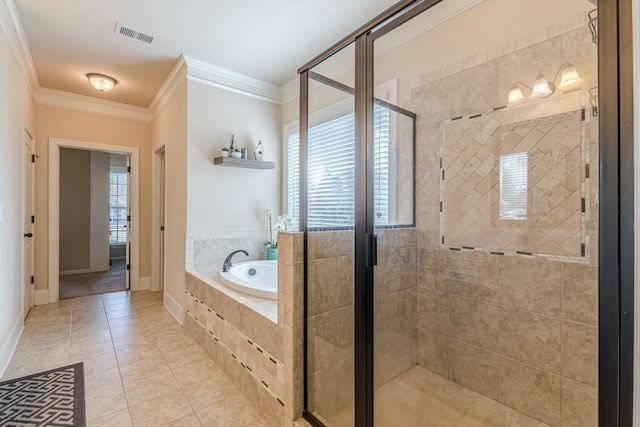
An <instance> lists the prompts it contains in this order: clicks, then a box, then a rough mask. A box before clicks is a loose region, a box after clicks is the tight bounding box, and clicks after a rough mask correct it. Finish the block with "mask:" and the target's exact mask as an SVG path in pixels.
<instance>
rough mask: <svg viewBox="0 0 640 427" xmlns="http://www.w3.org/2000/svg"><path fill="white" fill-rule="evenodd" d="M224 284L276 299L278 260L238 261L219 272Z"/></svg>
mask: <svg viewBox="0 0 640 427" xmlns="http://www.w3.org/2000/svg"><path fill="white" fill-rule="evenodd" d="M220 280H221V281H222V283H224V284H225V285H227V286H229V287H230V288H232V289H235V290H237V291H240V292H244V293H245V294H249V295H254V296H258V297H262V298H268V299H273V300H277V299H278V261H245V262H238V263H236V264H234V265H233V267H231V269H230V270H229V271H228V272H222V271H221V272H220Z"/></svg>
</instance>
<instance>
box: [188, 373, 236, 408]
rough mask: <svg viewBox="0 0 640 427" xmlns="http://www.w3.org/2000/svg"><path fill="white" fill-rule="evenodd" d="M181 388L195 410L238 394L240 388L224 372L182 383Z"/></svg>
mask: <svg viewBox="0 0 640 427" xmlns="http://www.w3.org/2000/svg"><path fill="white" fill-rule="evenodd" d="M182 390H183V391H184V394H185V396H187V399H188V400H189V403H190V404H191V407H192V408H193V409H194V410H196V411H197V410H200V409H203V408H206V407H207V406H210V405H213V404H214V403H218V402H220V401H222V400H224V399H227V398H229V397H232V396H235V395H238V394H240V390H238V388H237V387H236V386H235V384H233V382H231V380H230V379H229V377H227V376H226V375H224V374H222V375H218V376H216V377H213V378H203V379H201V380H200V381H195V382H191V383H187V384H184V385H182Z"/></svg>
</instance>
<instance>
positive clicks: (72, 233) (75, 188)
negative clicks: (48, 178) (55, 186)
mask: <svg viewBox="0 0 640 427" xmlns="http://www.w3.org/2000/svg"><path fill="white" fill-rule="evenodd" d="M90 253H91V152H90V151H86V150H74V149H71V148H63V149H61V150H60V272H61V273H64V272H67V271H74V270H88V269H89V268H90Z"/></svg>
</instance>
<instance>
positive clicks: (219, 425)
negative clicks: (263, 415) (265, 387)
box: [196, 395, 260, 427]
mask: <svg viewBox="0 0 640 427" xmlns="http://www.w3.org/2000/svg"><path fill="white" fill-rule="evenodd" d="M196 413H197V414H198V418H200V421H201V422H202V424H203V425H205V426H207V427H240V426H248V425H251V423H252V422H253V421H256V420H259V419H260V417H259V416H258V413H257V412H256V410H255V409H254V408H253V406H251V404H250V403H249V401H248V400H247V399H246V398H245V397H244V396H242V395H235V396H233V397H229V398H227V399H225V400H222V401H220V402H218V403H215V404H213V405H211V406H207V407H206V408H204V409H201V410H199V411H197V412H196Z"/></svg>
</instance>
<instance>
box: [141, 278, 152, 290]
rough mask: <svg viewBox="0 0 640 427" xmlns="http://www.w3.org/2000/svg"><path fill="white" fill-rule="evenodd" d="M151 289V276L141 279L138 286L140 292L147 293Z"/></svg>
mask: <svg viewBox="0 0 640 427" xmlns="http://www.w3.org/2000/svg"><path fill="white" fill-rule="evenodd" d="M150 288H151V277H149V276H146V277H141V278H140V283H139V285H138V290H140V291H146V290H148V289H150Z"/></svg>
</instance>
